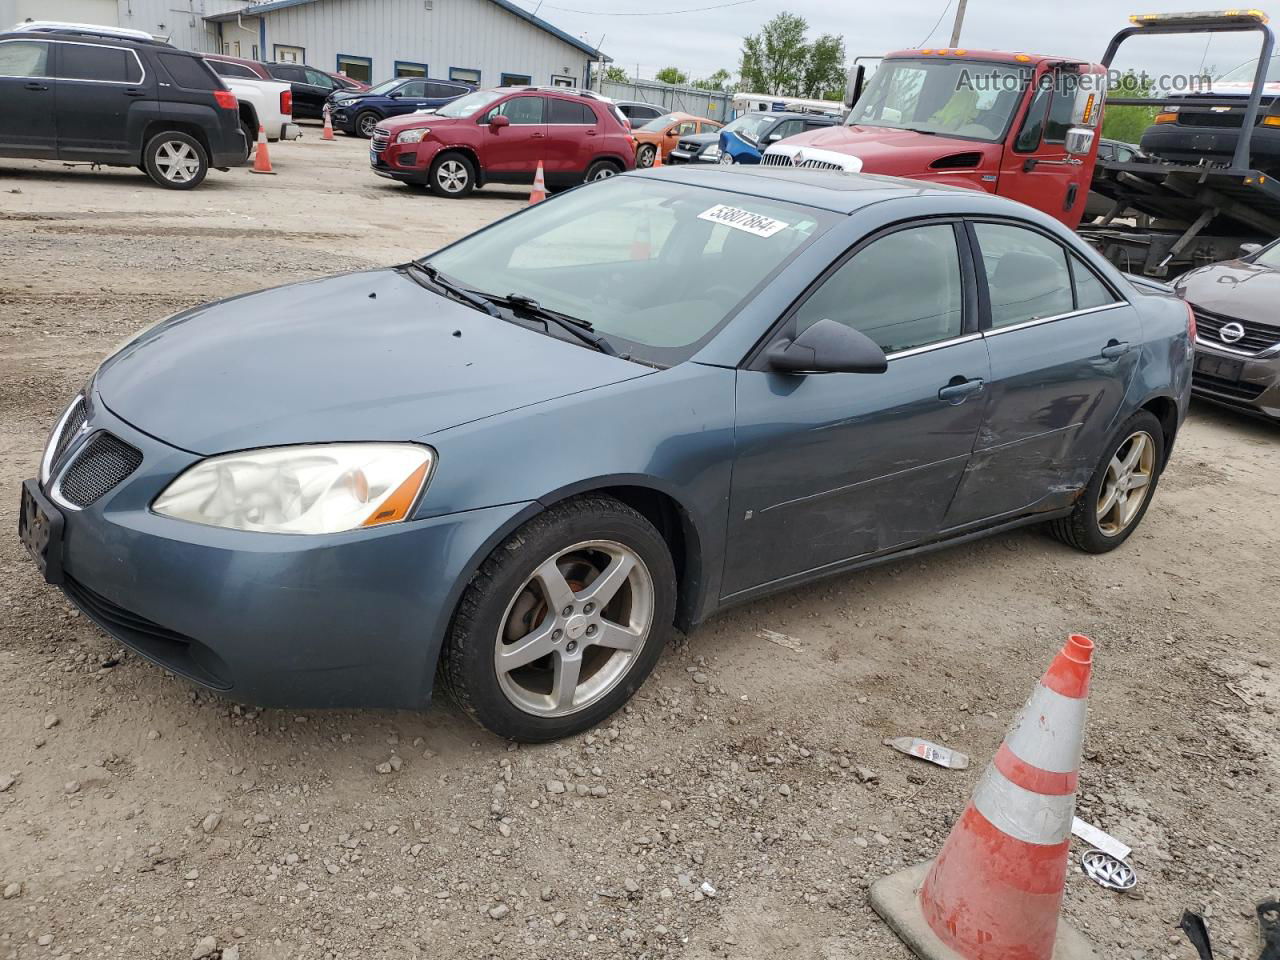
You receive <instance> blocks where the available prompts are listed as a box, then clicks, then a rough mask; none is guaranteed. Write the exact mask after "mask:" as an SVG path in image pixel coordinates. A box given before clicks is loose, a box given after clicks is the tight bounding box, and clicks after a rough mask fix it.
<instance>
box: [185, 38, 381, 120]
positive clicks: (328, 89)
mask: <svg viewBox="0 0 1280 960" xmlns="http://www.w3.org/2000/svg"><path fill="white" fill-rule="evenodd" d="M205 59H206V60H208V61H209V63H210V65H211V66H212V67H213V69H214V72H215V73H217V74H218V76H220V77H223V78H224V79H227V78H236V77H239V78H243V79H249V78H250V77H257V78H258V79H260V80H278V81H280V82H283V83H287V84H289V87H290V90H291V91H292V92H293V103H294V115H295V116H297V117H300V118H302V119H304V120H319V119H321V118H322V117H323V116H324V105H325V103H326V102H327V101H328V99H329V97H330V96H332V95H333V94H334V93H341V92H347V91H355V92H358V91H360V90H368V89H369V86H368V84H365V83H361V82H360V81H359V80H353V79H352V78H351V77H348V76H344V75H343V74H341V73H330V72H329V71H328V70H320V69H318V68H316V67H311V66H307V65H306V64H301V63H265V62H263V61H259V60H245V59H243V58H241V57H231V56H226V55H224V54H220V53H210V54H207V55H206V56H205Z"/></svg>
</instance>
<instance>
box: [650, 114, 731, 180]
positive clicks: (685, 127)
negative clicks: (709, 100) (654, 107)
mask: <svg viewBox="0 0 1280 960" xmlns="http://www.w3.org/2000/svg"><path fill="white" fill-rule="evenodd" d="M720 126H721V125H720V124H719V123H717V122H716V121H715V120H708V119H707V118H706V117H695V116H693V115H692V114H688V113H664V114H663V115H662V116H660V117H657V118H655V119H653V120H650V121H649V122H648V123H646V124H645V125H644V126H642V127H639V128H637V129H635V130H632V131H631V133H632V135H633V136H634V137H635V138H636V166H637V167H652V166H653V158H654V157H655V156H656V155H657V153H658V149H659V148H661V149H662V160H663V162H664V163H665V162H666V160H667V158H668V157H669V156H671V151H672V150H674V149H675V145H676V144H677V143H678V142H679V141H680V138H681V137H686V136H688V135H689V134H691V133H711V132H712V131H713V130H719V129H720Z"/></svg>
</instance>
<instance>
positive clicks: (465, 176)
mask: <svg viewBox="0 0 1280 960" xmlns="http://www.w3.org/2000/svg"><path fill="white" fill-rule="evenodd" d="M428 184H429V186H430V187H431V192H432V193H434V194H435V195H436V196H437V197H447V198H449V199H450V200H459V199H461V198H462V197H465V196H467V195H468V194H470V193H471V191H472V190H474V189H475V188H476V167H475V164H473V163H472V162H471V160H470V159H469V158H468V157H467V156H466V155H465V154H461V153H456V152H454V153H442V154H440V156H438V157H436V158H435V160H433V161H432V163H431V173H430V174H429V175H428Z"/></svg>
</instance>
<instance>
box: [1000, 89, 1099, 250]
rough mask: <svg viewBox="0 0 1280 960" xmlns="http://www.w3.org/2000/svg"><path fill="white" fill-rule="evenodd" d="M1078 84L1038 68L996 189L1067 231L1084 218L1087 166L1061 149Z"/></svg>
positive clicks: (1003, 162) (1003, 160) (1004, 158)
mask: <svg viewBox="0 0 1280 960" xmlns="http://www.w3.org/2000/svg"><path fill="white" fill-rule="evenodd" d="M1079 85H1080V81H1079V78H1078V77H1077V75H1076V74H1075V73H1074V72H1068V71H1066V70H1064V69H1063V68H1061V67H1057V68H1054V67H1048V68H1044V67H1042V68H1041V69H1040V71H1039V72H1038V73H1037V74H1036V82H1035V88H1034V92H1033V95H1032V97H1031V104H1030V106H1029V107H1028V108H1027V111H1026V113H1025V114H1024V115H1023V118H1022V122H1021V124H1020V125H1019V127H1018V133H1017V136H1016V137H1015V138H1014V139H1013V142H1012V144H1011V145H1010V146H1009V147H1008V148H1006V149H1005V151H1004V157H1003V159H1002V160H1001V169H1000V182H999V186H998V188H997V190H996V192H997V193H998V194H1000V196H1002V197H1009V198H1010V199H1013V200H1018V201H1021V202H1022V203H1025V204H1026V205H1027V206H1029V207H1035V208H1036V209H1037V210H1040V211H1042V212H1044V213H1047V214H1048V215H1049V216H1051V217H1054V218H1056V219H1058V220H1061V221H1062V222H1063V223H1065V224H1066V225H1067V226H1069V227H1071V228H1073V229H1074V228H1075V227H1077V226H1078V225H1079V224H1080V218H1081V216H1083V214H1084V206H1085V200H1086V198H1087V196H1088V193H1089V185H1088V181H1087V178H1086V177H1085V170H1086V169H1089V168H1090V166H1091V165H1087V164H1083V163H1081V162H1080V161H1079V160H1077V159H1075V158H1073V157H1071V156H1069V155H1068V154H1067V148H1066V141H1067V131H1068V130H1069V129H1070V128H1071V114H1072V110H1074V109H1075V102H1076V93H1077V91H1078V90H1079Z"/></svg>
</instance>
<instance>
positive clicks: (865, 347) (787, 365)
mask: <svg viewBox="0 0 1280 960" xmlns="http://www.w3.org/2000/svg"><path fill="white" fill-rule="evenodd" d="M765 360H766V362H767V363H768V364H769V369H770V370H776V371H778V372H779V373H884V372H885V371H886V370H887V369H889V361H888V359H887V358H886V357H885V355H884V351H883V350H881V349H880V347H879V345H878V344H877V343H876V342H875V341H874V340H872V339H871V338H870V337H868V336H867V335H866V334H865V333H859V332H858V331H857V330H854V329H853V328H852V327H846V326H845V325H844V324H843V323H836V321H834V320H830V319H826V318H824V319H822V320H819V321H818V322H817V323H815V324H814V325H813V326H811V327H809V328H808V329H807V330H805V331H804V332H803V333H802V334H800V336H798V337H796V338H795V339H794V340H779V341H778V342H776V343H775V344H774V345H773V346H771V347H770V348H769V352H768V353H767V354H766V355H765Z"/></svg>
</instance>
